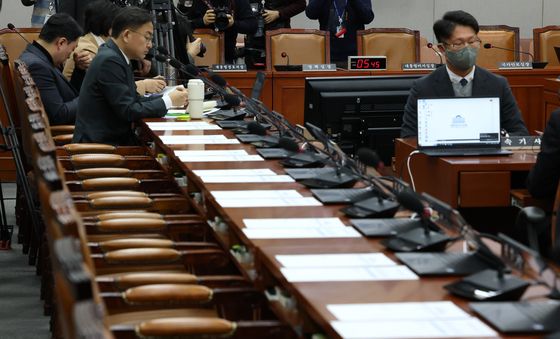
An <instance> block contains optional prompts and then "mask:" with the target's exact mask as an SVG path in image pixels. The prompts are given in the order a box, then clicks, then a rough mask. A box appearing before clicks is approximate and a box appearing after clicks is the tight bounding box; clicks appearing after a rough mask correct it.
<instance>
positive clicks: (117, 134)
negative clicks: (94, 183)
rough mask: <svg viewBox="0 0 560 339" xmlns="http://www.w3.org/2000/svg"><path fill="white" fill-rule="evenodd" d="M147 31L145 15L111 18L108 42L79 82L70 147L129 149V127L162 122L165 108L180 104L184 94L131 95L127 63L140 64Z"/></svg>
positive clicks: (148, 41)
mask: <svg viewBox="0 0 560 339" xmlns="http://www.w3.org/2000/svg"><path fill="white" fill-rule="evenodd" d="M153 32H154V27H153V25H152V17H151V15H150V13H149V12H148V11H146V10H143V9H140V8H138V7H127V8H125V9H123V10H122V11H121V12H120V13H119V14H118V15H117V16H116V17H115V20H114V21H113V27H112V33H111V37H112V38H111V39H109V40H108V41H107V42H106V43H105V44H104V45H102V46H101V47H100V48H99V50H98V53H97V56H96V57H95V58H94V60H93V62H92V63H91V65H90V67H89V69H88V71H87V73H86V76H85V79H84V82H83V83H82V88H81V90H80V99H79V104H78V115H77V117H76V127H75V129H74V142H99V143H107V144H112V145H135V144H137V140H136V138H135V136H134V133H133V129H132V123H133V122H135V121H136V120H139V119H143V118H158V117H162V116H164V115H165V114H166V113H167V109H168V108H169V107H171V106H184V105H186V103H187V91H186V90H184V89H182V90H180V89H178V90H175V91H173V92H171V93H170V94H166V95H164V96H163V97H159V98H153V97H151V98H144V97H140V96H139V95H138V93H137V92H136V86H135V84H134V77H133V74H132V68H131V66H130V59H139V60H142V59H144V57H145V56H146V54H147V53H148V50H149V49H150V48H151V47H152V39H153Z"/></svg>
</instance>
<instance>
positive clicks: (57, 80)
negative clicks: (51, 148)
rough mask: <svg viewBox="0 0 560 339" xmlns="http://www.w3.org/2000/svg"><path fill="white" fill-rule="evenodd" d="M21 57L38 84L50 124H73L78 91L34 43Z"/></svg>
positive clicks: (76, 108) (76, 110)
mask: <svg viewBox="0 0 560 339" xmlns="http://www.w3.org/2000/svg"><path fill="white" fill-rule="evenodd" d="M19 58H20V59H21V60H22V61H23V62H24V63H25V64H26V65H27V68H28V69H29V73H30V74H31V76H32V77H33V80H34V81H35V84H37V88H38V89H39V92H40V93H41V100H42V101H43V105H44V106H45V111H46V112H47V115H48V116H49V122H50V124H51V125H67V124H69V125H73V124H74V121H75V120H76V113H77V112H78V92H77V91H76V90H75V89H74V87H72V85H71V84H70V82H69V81H68V80H66V78H65V77H64V75H63V74H62V72H61V71H60V70H59V69H58V68H56V67H54V65H53V64H52V62H51V60H49V57H47V55H45V52H43V51H42V50H41V49H40V48H39V47H37V46H35V45H33V44H31V45H27V48H25V50H24V51H23V53H22V54H21V56H20V57H19Z"/></svg>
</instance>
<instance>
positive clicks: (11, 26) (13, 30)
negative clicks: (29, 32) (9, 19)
mask: <svg viewBox="0 0 560 339" xmlns="http://www.w3.org/2000/svg"><path fill="white" fill-rule="evenodd" d="M8 29H9V30H11V31H12V32H15V33H16V34H17V35H19V37H20V38H22V39H23V40H24V41H25V42H27V43H28V44H31V43H30V42H29V40H27V39H26V38H25V37H24V36H23V35H22V34H21V33H20V32H19V31H18V30H17V28H16V26H14V24H12V23H9V24H8Z"/></svg>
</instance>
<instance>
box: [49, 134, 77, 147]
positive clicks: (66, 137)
mask: <svg viewBox="0 0 560 339" xmlns="http://www.w3.org/2000/svg"><path fill="white" fill-rule="evenodd" d="M73 137H74V135H73V134H59V135H55V136H53V141H54V143H55V145H57V146H62V145H66V144H68V143H71V142H72V138H73Z"/></svg>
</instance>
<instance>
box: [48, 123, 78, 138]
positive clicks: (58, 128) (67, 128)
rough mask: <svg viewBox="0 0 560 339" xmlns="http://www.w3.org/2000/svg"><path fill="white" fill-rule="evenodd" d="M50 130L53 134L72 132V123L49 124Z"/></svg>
mask: <svg viewBox="0 0 560 339" xmlns="http://www.w3.org/2000/svg"><path fill="white" fill-rule="evenodd" d="M50 131H51V134H52V135H53V136H57V135H61V134H74V125H55V126H50Z"/></svg>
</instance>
